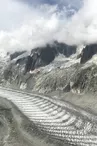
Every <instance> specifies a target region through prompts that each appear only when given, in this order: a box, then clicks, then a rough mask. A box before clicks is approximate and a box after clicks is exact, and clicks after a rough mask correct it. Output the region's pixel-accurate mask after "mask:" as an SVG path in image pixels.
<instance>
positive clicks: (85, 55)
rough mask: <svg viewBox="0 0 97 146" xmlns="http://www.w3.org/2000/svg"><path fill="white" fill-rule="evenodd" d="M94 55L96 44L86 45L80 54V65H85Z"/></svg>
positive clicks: (96, 49) (96, 48)
mask: <svg viewBox="0 0 97 146" xmlns="http://www.w3.org/2000/svg"><path fill="white" fill-rule="evenodd" d="M95 54H97V44H91V45H87V46H86V47H85V48H84V49H83V51H82V53H81V64H83V63H86V62H87V61H88V60H90V59H91V58H92V57H93V55H95Z"/></svg>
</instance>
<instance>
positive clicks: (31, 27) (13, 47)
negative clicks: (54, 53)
mask: <svg viewBox="0 0 97 146" xmlns="http://www.w3.org/2000/svg"><path fill="white" fill-rule="evenodd" d="M78 1H79V2H78ZM96 17H97V0H93V1H92V0H84V1H82V0H69V1H68V0H64V1H63V0H61V1H60V3H59V1H57V0H54V1H52V2H51V1H46V2H45V3H44V1H42V0H40V1H39V0H37V1H36V3H33V1H31V0H28V1H26V0H25V1H22V0H21V1H18V0H3V1H0V20H1V21H0V22H1V23H0V50H1V51H5V52H14V51H20V50H28V51H30V50H31V49H33V48H35V47H39V46H45V45H46V44H47V43H52V42H53V41H54V40H57V41H59V42H64V43H66V44H69V45H73V44H76V45H82V44H89V43H95V42H96V41H97V18H96Z"/></svg>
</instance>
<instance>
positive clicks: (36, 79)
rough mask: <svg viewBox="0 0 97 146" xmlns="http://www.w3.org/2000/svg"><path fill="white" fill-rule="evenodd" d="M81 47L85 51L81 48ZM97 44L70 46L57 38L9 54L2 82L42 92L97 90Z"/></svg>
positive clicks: (5, 84) (0, 80)
mask: <svg viewBox="0 0 97 146" xmlns="http://www.w3.org/2000/svg"><path fill="white" fill-rule="evenodd" d="M79 50H81V51H79ZM96 54H97V44H90V45H87V46H85V47H77V46H69V45H66V44H64V43H58V42H57V41H55V42H53V43H52V44H47V45H46V46H44V47H38V48H35V49H33V50H31V53H30V54H29V53H28V52H26V51H23V52H15V53H13V54H9V57H10V61H9V62H8V63H7V65H6V67H5V69H4V71H3V73H2V75H1V79H0V82H1V85H4V86H11V87H13V88H19V89H27V90H32V91H35V92H41V93H51V92H56V91H60V92H64V93H66V92H73V93H74V94H76V93H77V94H81V93H88V91H89V92H91V93H94V92H95V93H96V92H97V83H96V82H97V79H96V71H97V66H96V64H97V63H96V60H97V59H96V58H97V57H96Z"/></svg>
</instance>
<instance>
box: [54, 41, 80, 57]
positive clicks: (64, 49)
mask: <svg viewBox="0 0 97 146" xmlns="http://www.w3.org/2000/svg"><path fill="white" fill-rule="evenodd" d="M55 47H56V49H57V52H58V53H61V54H63V55H65V56H66V57H70V56H71V55H72V54H75V53H76V48H77V47H76V46H69V45H66V44H64V43H58V42H57V41H56V42H55Z"/></svg>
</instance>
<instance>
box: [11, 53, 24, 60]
mask: <svg viewBox="0 0 97 146" xmlns="http://www.w3.org/2000/svg"><path fill="white" fill-rule="evenodd" d="M25 52H26V51H18V52H15V53H13V54H10V59H11V60H13V59H15V58H16V57H18V56H19V55H21V54H23V53H25Z"/></svg>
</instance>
